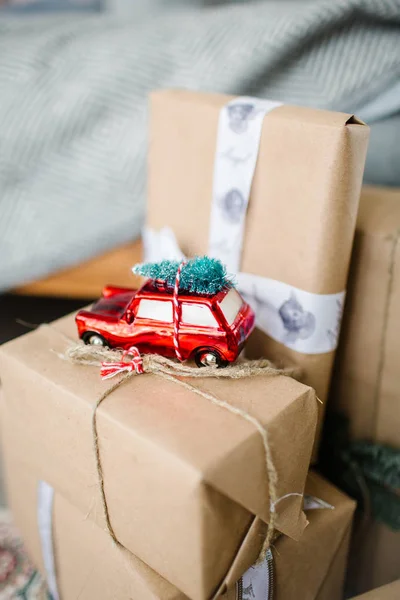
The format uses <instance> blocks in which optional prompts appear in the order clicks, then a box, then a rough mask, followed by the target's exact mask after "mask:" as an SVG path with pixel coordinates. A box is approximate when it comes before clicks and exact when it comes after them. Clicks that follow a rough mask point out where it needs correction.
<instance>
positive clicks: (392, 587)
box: [353, 579, 400, 600]
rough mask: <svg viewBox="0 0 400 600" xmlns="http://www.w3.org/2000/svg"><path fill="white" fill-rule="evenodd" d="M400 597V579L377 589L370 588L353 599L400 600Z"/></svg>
mask: <svg viewBox="0 0 400 600" xmlns="http://www.w3.org/2000/svg"><path fill="white" fill-rule="evenodd" d="M399 598H400V579H399V580H398V581H394V582H393V583H388V585H384V586H382V587H379V588H377V589H375V590H370V591H369V592H367V593H366V594H362V596H357V597H354V598H353V600H398V599H399Z"/></svg>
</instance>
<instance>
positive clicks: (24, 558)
mask: <svg viewBox="0 0 400 600" xmlns="http://www.w3.org/2000/svg"><path fill="white" fill-rule="evenodd" d="M17 598H20V599H22V600H51V598H50V595H49V594H48V592H47V589H46V584H45V582H44V580H43V579H42V577H41V575H40V574H39V573H38V572H37V571H36V570H35V568H34V566H33V565H32V563H31V561H30V560H29V558H28V555H27V554H26V552H25V550H24V547H23V544H22V540H21V538H20V537H19V535H18V533H17V531H16V529H15V527H14V526H13V524H12V522H11V517H10V514H9V512H8V511H5V510H0V600H15V599H17Z"/></svg>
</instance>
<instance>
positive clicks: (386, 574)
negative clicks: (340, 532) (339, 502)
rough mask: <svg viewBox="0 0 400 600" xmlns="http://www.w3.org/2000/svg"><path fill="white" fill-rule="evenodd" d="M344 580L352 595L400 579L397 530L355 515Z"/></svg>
mask: <svg viewBox="0 0 400 600" xmlns="http://www.w3.org/2000/svg"><path fill="white" fill-rule="evenodd" d="M347 580H348V581H347V587H348V589H349V590H350V591H351V593H352V594H361V593H364V592H367V591H368V590H371V589H373V588H377V587H380V586H383V585H385V584H388V583H391V582H393V581H395V580H400V531H393V530H392V529H390V528H389V527H387V526H386V525H385V524H384V523H379V522H378V521H375V520H368V521H367V522H365V517H364V519H363V516H362V515H361V514H360V515H357V519H356V524H355V528H354V536H353V540H352V548H351V553H350V561H349V570H348V577H347ZM382 597H383V598H384V597H385V596H382ZM397 598H400V593H399V595H398V596H397Z"/></svg>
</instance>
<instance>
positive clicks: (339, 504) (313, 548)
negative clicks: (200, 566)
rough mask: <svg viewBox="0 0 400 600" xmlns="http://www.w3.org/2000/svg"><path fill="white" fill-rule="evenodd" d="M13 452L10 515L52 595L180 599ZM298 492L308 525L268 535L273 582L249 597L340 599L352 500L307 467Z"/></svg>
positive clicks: (234, 593)
mask: <svg viewBox="0 0 400 600" xmlns="http://www.w3.org/2000/svg"><path fill="white" fill-rule="evenodd" d="M13 452H14V447H12V445H9V446H8V448H7V452H6V467H7V469H6V471H7V484H8V494H9V499H10V504H11V507H12V512H13V517H14V520H15V522H16V524H17V526H18V528H19V529H20V531H21V534H22V535H23V538H24V541H25V544H26V547H27V549H28V551H29V553H30V555H31V557H32V559H33V560H34V562H35V564H36V565H37V567H38V568H39V570H40V571H41V572H42V573H43V574H47V579H48V582H49V587H50V590H51V591H53V596H56V595H59V597H60V598H62V600H76V598H79V599H80V600H93V599H94V598H96V600H109V599H110V598H113V599H114V600H126V599H127V598H133V599H135V600H136V599H139V598H140V600H188V599H187V596H185V595H184V594H183V593H182V592H180V591H179V590H177V588H175V587H173V586H172V585H170V584H169V583H168V582H167V581H165V579H163V578H162V577H160V576H159V575H158V574H157V573H156V572H155V571H152V570H151V569H150V568H149V567H148V566H147V565H145V564H144V563H143V562H142V561H140V560H139V559H137V558H136V557H135V556H133V555H132V554H131V553H130V552H128V551H127V550H124V549H121V548H118V547H117V546H116V545H115V544H113V543H112V541H111V540H110V538H109V537H108V536H107V534H106V533H105V532H104V531H102V529H101V528H99V527H98V526H97V525H96V524H95V523H94V522H93V521H91V520H89V519H87V518H85V515H84V514H83V513H81V512H80V511H79V510H78V509H77V508H76V507H75V506H73V505H72V504H71V503H70V502H68V501H67V500H66V499H65V498H64V497H63V496H62V495H61V494H59V493H57V492H56V493H55V494H54V495H53V494H52V490H51V489H49V488H48V486H46V485H44V484H43V482H39V481H38V477H37V474H36V473H35V472H34V471H33V470H32V469H31V468H28V467H27V465H26V463H24V462H22V461H20V460H16V459H15V457H14V455H13ZM306 492H307V494H313V495H316V497H317V498H318V501H316V500H314V499H313V500H312V501H310V500H309V501H308V502H309V505H311V506H312V505H314V506H317V508H315V509H313V510H307V518H308V520H309V525H308V527H307V529H306V531H305V533H304V534H303V537H302V540H301V541H300V542H294V541H293V540H290V539H289V538H286V537H285V536H281V537H280V538H278V539H277V540H276V542H275V543H274V549H273V557H272V560H270V561H269V563H268V565H266V566H264V567H263V568H264V569H265V575H267V578H264V581H266V582H268V584H269V582H270V581H271V583H272V584H273V587H271V588H270V590H271V592H269V593H268V591H267V589H266V588H265V587H264V588H263V590H262V595H261V596H260V593H259V592H260V590H257V589H254V595H253V596H250V598H252V599H254V597H255V600H271V599H272V597H273V598H274V600H298V598H301V599H302V600H341V599H342V586H343V579H344V573H345V566H346V558H347V552H348V541H349V534H350V527H351V520H352V515H353V510H354V503H353V502H352V501H351V500H349V499H348V498H347V497H346V496H345V495H344V494H342V493H341V492H339V491H338V490H337V489H336V488H334V487H333V486H332V485H330V484H328V483H327V482H326V481H325V480H324V479H322V478H321V477H319V476H318V475H317V474H315V473H312V474H310V476H309V478H308V481H307V484H306ZM321 501H322V502H321ZM312 503H313V504H312ZM321 506H322V507H323V508H321ZM316 556H318V560H316V558H315V557H316ZM270 569H271V571H270ZM250 571H251V570H250ZM270 572H271V575H269V573H270ZM253 583H254V582H253ZM247 587H248V588H249V586H247ZM54 590H55V591H56V594H54ZM245 592H246V589H245V588H244V587H243V585H236V583H235V584H234V585H233V586H232V587H231V589H230V590H228V591H226V592H225V593H223V594H222V595H219V596H218V597H219V598H220V599H221V600H245V598H246V597H247V595H246V593H245Z"/></svg>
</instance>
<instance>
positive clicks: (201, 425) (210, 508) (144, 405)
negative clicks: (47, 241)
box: [0, 315, 318, 600]
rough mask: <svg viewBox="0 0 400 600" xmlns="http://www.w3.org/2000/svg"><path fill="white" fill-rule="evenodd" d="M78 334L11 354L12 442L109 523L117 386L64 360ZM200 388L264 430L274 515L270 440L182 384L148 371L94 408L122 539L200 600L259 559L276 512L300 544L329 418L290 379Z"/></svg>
mask: <svg viewBox="0 0 400 600" xmlns="http://www.w3.org/2000/svg"><path fill="white" fill-rule="evenodd" d="M76 337H77V334H76V328H75V323H74V316H73V315H71V316H68V317H65V318H64V319H61V320H59V321H56V322H55V323H53V324H52V325H51V326H42V327H39V328H38V329H37V330H35V331H33V332H31V333H29V334H27V335H25V336H23V337H20V338H18V339H16V340H14V341H12V342H9V343H8V344H5V345H3V346H1V347H0V377H1V379H2V383H3V388H4V396H5V402H4V405H5V406H4V417H3V418H4V422H5V427H4V437H5V444H6V446H7V445H8V444H11V445H13V447H14V446H15V448H16V453H18V454H19V456H20V458H21V460H24V461H25V462H26V463H27V464H29V465H31V467H32V468H34V469H35V470H36V471H35V472H37V474H38V476H39V477H40V478H41V479H43V480H45V481H47V482H48V483H49V484H50V485H51V486H53V487H54V488H55V489H56V490H57V492H59V493H60V494H62V496H63V497H64V498H65V499H66V500H67V501H68V502H70V503H71V504H73V505H74V506H76V507H77V508H78V509H79V510H80V511H81V512H82V513H83V514H85V515H87V517H88V518H89V519H91V520H93V521H94V522H96V523H97V524H98V525H100V526H101V527H102V528H105V517H104V508H103V505H102V496H101V490H100V488H99V477H98V469H97V467H96V459H95V449H94V438H93V430H92V415H93V411H94V406H95V404H96V402H97V401H98V400H99V398H100V397H101V396H102V394H103V393H104V391H105V390H106V389H107V386H111V385H113V384H112V382H111V383H110V382H105V381H102V380H101V378H100V370H99V368H98V367H94V366H82V365H76V364H71V363H70V362H69V361H68V360H65V359H63V356H64V354H65V351H66V349H67V348H68V346H69V345H70V340H71V339H72V340H74V339H76ZM194 384H195V386H196V387H197V388H199V389H200V390H202V391H204V392H207V393H208V394H212V395H214V396H215V397H218V399H220V400H224V401H226V402H228V403H230V404H231V405H233V406H235V407H236V408H239V409H242V410H244V411H245V412H246V413H247V414H249V413H251V415H252V417H254V418H255V419H257V420H258V422H259V423H260V424H261V425H262V427H264V428H265V430H266V431H267V435H268V445H269V455H270V458H271V459H272V462H273V470H274V474H275V475H276V480H277V483H276V486H275V492H276V497H277V499H278V501H276V502H274V505H273V506H271V504H270V498H269V496H270V495H271V494H270V492H271V489H272V488H271V482H270V481H268V477H267V470H266V454H265V448H264V446H263V440H262V437H261V434H260V431H259V430H258V429H257V428H256V427H255V426H254V424H253V423H250V422H248V421H246V420H245V419H244V418H242V417H241V416H239V415H235V414H232V413H231V412H229V411H228V410H226V409H223V408H220V407H218V406H215V405H213V404H212V402H210V400H208V399H206V398H204V397H201V396H199V395H198V394H196V393H194V392H193V391H191V390H188V389H186V388H185V387H183V386H182V385H179V381H176V382H175V381H166V380H165V379H162V378H160V377H158V376H157V375H150V374H144V375H140V376H136V377H134V378H132V379H131V380H129V382H125V383H124V385H120V386H119V387H118V388H117V389H115V390H114V391H113V393H112V394H111V395H110V396H109V397H107V399H106V400H105V401H104V402H103V403H102V404H101V406H100V407H99V408H98V410H97V432H98V442H99V454H100V461H101V467H102V473H103V481H104V493H105V499H106V504H107V509H108V513H109V517H110V522H111V526H112V528H113V530H114V533H115V536H116V538H117V539H118V541H119V543H121V544H122V545H123V546H124V547H125V548H127V549H128V550H129V551H130V552H132V553H133V554H134V555H135V556H137V557H138V558H140V559H141V560H143V561H144V562H145V563H146V564H148V565H149V566H150V567H152V568H153V569H154V570H155V571H157V572H158V573H159V574H160V575H161V576H163V577H164V578H165V579H166V580H168V581H169V582H170V583H172V584H173V585H175V586H176V587H177V588H178V589H179V590H180V591H182V592H183V593H184V594H186V595H187V596H188V597H190V598H191V599H193V600H208V599H209V598H210V597H211V596H212V594H214V593H215V592H216V590H217V589H218V588H219V587H220V586H221V585H222V586H223V584H224V581H225V579H226V578H227V577H234V579H235V580H236V579H238V578H239V577H240V576H241V574H242V572H243V571H242V572H237V570H238V568H239V566H238V565H240V568H241V569H243V570H246V569H247V568H248V567H250V566H251V565H252V564H253V563H254V562H255V560H256V558H257V556H258V553H259V551H260V547H261V544H262V542H263V539H264V538H265V529H266V527H265V525H264V524H265V523H266V522H268V521H269V520H270V515H271V512H270V511H271V510H274V513H275V516H276V522H275V526H276V529H277V531H280V532H282V533H284V534H285V535H287V536H289V537H291V538H293V539H299V537H300V536H301V533H302V532H303V530H304V527H305V525H306V520H305V516H304V513H303V512H302V494H303V490H304V484H305V480H306V476H307V471H308V466H309V462H310V456H311V450H312V445H313V440H314V435H315V428H316V422H317V412H318V409H317V402H316V398H315V393H314V391H313V390H312V389H311V388H309V387H307V386H305V385H303V384H301V383H298V382H297V381H295V380H294V379H291V378H289V377H286V376H281V375H280V376H257V377H251V378H244V379H238V380H235V381H232V380H231V381H229V380H226V379H223V380H221V379H214V378H212V379H201V380H200V379H196V380H195V381H194ZM269 472H270V471H269ZM263 536H264V537H263ZM254 540H255V541H256V542H254ZM238 557H240V561H239V558H238Z"/></svg>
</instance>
